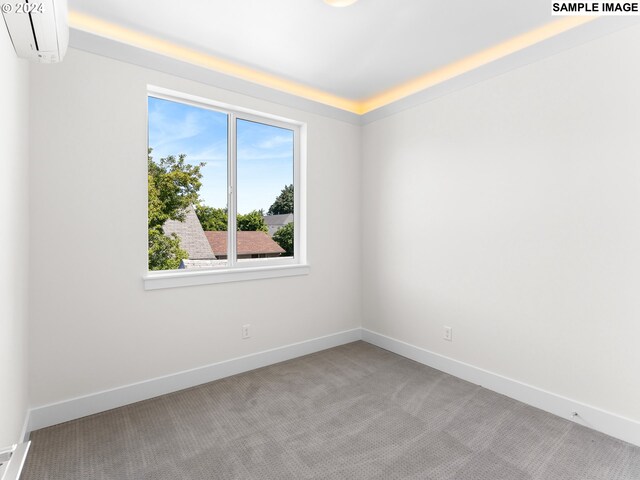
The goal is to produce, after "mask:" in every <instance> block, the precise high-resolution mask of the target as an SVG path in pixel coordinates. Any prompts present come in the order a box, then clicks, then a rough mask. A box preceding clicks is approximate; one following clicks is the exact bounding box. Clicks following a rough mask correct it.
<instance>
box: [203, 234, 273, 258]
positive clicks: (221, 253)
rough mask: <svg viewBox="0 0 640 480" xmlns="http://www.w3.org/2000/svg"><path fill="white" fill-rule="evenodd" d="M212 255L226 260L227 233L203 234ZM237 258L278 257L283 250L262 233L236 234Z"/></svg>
mask: <svg viewBox="0 0 640 480" xmlns="http://www.w3.org/2000/svg"><path fill="white" fill-rule="evenodd" d="M204 233H205V235H206V237H207V239H208V240H209V245H211V249H212V250H213V252H214V254H215V255H216V257H217V258H219V259H226V258H227V232H204ZM236 235H237V239H238V252H237V254H238V258H239V259H242V258H268V257H279V256H280V255H282V254H283V253H285V251H284V249H283V248H282V247H281V246H280V245H278V244H277V243H276V242H274V241H273V240H272V239H271V238H270V237H269V235H267V234H266V233H264V232H244V231H241V232H236Z"/></svg>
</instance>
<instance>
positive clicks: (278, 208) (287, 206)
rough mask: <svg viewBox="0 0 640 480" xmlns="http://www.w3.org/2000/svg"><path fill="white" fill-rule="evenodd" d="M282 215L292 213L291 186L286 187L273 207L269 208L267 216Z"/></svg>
mask: <svg viewBox="0 0 640 480" xmlns="http://www.w3.org/2000/svg"><path fill="white" fill-rule="evenodd" d="M283 213H293V185H286V186H285V187H284V188H283V189H282V191H281V192H280V195H278V197H277V198H276V200H275V202H273V205H271V206H270V207H269V211H268V212H267V215H281V214H283Z"/></svg>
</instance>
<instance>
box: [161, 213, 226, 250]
mask: <svg viewBox="0 0 640 480" xmlns="http://www.w3.org/2000/svg"><path fill="white" fill-rule="evenodd" d="M162 228H163V230H164V233H165V235H171V234H172V233H175V234H176V235H178V237H180V248H182V249H183V250H185V251H186V252H187V253H188V254H189V260H215V259H216V256H215V255H214V253H213V251H212V250H211V245H209V242H208V241H207V237H206V236H205V235H204V230H203V229H202V225H200V220H198V215H196V210H195V208H193V206H189V208H187V209H186V211H185V219H184V222H179V221H178V220H167V221H166V222H165V223H164V225H163V227H162Z"/></svg>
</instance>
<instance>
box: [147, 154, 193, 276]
mask: <svg viewBox="0 0 640 480" xmlns="http://www.w3.org/2000/svg"><path fill="white" fill-rule="evenodd" d="M151 152H152V149H151V148H150V149H149V155H148V199H149V216H148V238H149V270H167V269H174V268H178V266H179V265H180V260H182V259H183V258H188V255H187V252H185V251H184V250H182V249H181V248H180V238H178V236H177V235H175V234H173V235H172V236H166V235H165V234H164V231H163V230H162V226H163V225H164V223H165V222H166V221H167V220H178V221H184V218H185V209H186V208H187V207H189V205H195V204H197V203H198V201H199V195H198V191H199V190H200V187H201V186H202V182H201V181H200V179H201V178H202V173H201V172H200V169H201V168H202V167H203V166H204V165H205V164H204V163H200V164H199V165H191V164H189V163H186V161H185V158H186V155H184V154H181V155H178V158H176V157H175V156H173V155H170V156H168V157H167V158H162V159H160V161H157V162H156V161H154V160H153V157H152V156H151Z"/></svg>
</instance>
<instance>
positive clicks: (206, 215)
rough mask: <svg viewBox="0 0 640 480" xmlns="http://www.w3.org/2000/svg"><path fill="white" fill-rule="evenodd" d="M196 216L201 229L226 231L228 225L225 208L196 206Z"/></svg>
mask: <svg viewBox="0 0 640 480" xmlns="http://www.w3.org/2000/svg"><path fill="white" fill-rule="evenodd" d="M196 214H197V215H198V219H199V220H200V224H201V225H202V228H203V229H204V230H206V231H226V230H227V225H228V215H227V209H226V208H215V207H207V206H206V205H198V206H196Z"/></svg>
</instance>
